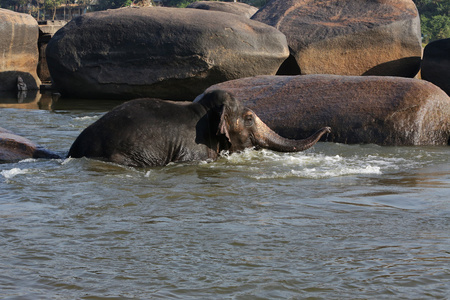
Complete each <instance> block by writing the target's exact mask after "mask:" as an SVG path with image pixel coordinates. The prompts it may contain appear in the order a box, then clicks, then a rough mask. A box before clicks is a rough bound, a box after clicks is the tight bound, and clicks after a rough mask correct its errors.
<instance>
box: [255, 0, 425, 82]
mask: <svg viewBox="0 0 450 300" xmlns="http://www.w3.org/2000/svg"><path fill="white" fill-rule="evenodd" d="M252 19H254V20H257V21H260V22H263V23H266V24H269V25H272V26H274V27H275V28H277V29H279V30H280V31H281V32H283V33H284V34H285V35H286V38H287V40H288V45H289V47H290V49H291V55H292V56H293V58H295V60H294V59H291V62H290V63H289V64H285V65H284V66H283V69H281V70H280V72H279V74H286V75H288V74H293V71H292V70H297V72H300V73H297V74H337V75H381V76H403V77H414V76H415V75H416V74H417V72H418V71H419V67H420V57H421V33H420V20H419V15H418V12H417V9H416V6H415V5H414V3H413V1H411V0H389V1H388V0H370V1H354V0H318V1H316V0H314V1H312V0H272V1H270V2H269V3H268V4H267V5H266V6H264V7H263V8H262V9H260V10H259V11H258V12H257V13H256V14H255V15H254V16H253V17H252ZM295 62H296V63H297V64H296V65H294V64H295Z"/></svg>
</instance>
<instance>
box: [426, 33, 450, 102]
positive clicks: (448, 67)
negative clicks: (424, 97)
mask: <svg viewBox="0 0 450 300" xmlns="http://www.w3.org/2000/svg"><path fill="white" fill-rule="evenodd" d="M421 76H422V79H425V80H427V81H430V82H432V83H434V84H435V85H437V86H438V87H440V88H441V89H443V90H444V92H446V93H447V94H448V95H450V38H449V39H442V40H437V41H434V42H431V43H429V44H428V45H426V46H425V49H424V51H423V60H422V69H421Z"/></svg>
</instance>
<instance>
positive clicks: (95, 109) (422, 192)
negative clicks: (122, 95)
mask: <svg viewBox="0 0 450 300" xmlns="http://www.w3.org/2000/svg"><path fill="white" fill-rule="evenodd" d="M116 104H117V102H95V103H93V102H88V101H78V102H72V101H63V100H61V101H59V102H57V103H54V104H52V103H47V104H46V107H47V108H48V107H53V109H54V110H53V111H49V110H38V109H18V108H1V109H0V126H1V127H4V128H7V129H9V130H12V131H14V132H16V133H18V134H21V135H23V136H25V137H27V138H29V139H31V140H33V141H35V142H38V143H40V144H42V145H43V146H46V147H47V148H50V149H52V150H54V151H56V152H58V153H60V154H65V153H66V152H67V151H68V149H69V147H70V145H71V143H72V142H73V140H74V139H75V137H76V136H77V135H78V134H79V132H80V131H81V130H82V129H83V128H85V127H86V126H88V125H89V124H90V123H92V122H93V121H95V120H96V119H97V118H98V117H99V116H100V115H101V114H103V113H104V112H105V111H107V110H109V109H110V108H111V106H113V105H116ZM0 106H1V105H0ZM41 108H42V107H41ZM449 195H450V147H379V146H376V145H342V144H332V143H319V144H318V145H317V146H315V147H314V148H313V149H311V150H309V151H307V152H304V153H297V154H282V153H276V152H271V151H259V152H256V151H247V152H245V153H242V154H238V155H231V156H227V157H224V158H222V159H220V160H219V161H217V162H214V163H200V164H184V165H180V164H176V165H170V166H167V167H164V168H151V169H132V168H126V167H121V166H116V165H113V164H108V163H103V162H98V161H92V160H88V159H63V160H25V161H21V162H18V163H11V164H1V165H0V224H1V227H0V238H1V250H2V251H1V252H0V294H1V295H2V296H1V298H2V299H168V298H169V299H170V298H175V299H289V298H293V299H304V298H312V299H346V298H353V299H355V298H358V299H447V298H450V267H449V266H450V200H449V198H450V197H449Z"/></svg>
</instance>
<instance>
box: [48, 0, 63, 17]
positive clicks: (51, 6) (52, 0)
mask: <svg viewBox="0 0 450 300" xmlns="http://www.w3.org/2000/svg"><path fill="white" fill-rule="evenodd" d="M61 2H62V0H44V7H45V9H47V10H50V11H52V12H53V14H52V20H55V16H56V9H57V8H58V7H59V6H60V5H61Z"/></svg>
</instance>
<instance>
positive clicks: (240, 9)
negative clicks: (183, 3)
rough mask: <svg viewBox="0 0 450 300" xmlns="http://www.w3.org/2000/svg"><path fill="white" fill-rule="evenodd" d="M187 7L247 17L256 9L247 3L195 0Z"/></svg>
mask: <svg viewBox="0 0 450 300" xmlns="http://www.w3.org/2000/svg"><path fill="white" fill-rule="evenodd" d="M187 8H196V9H204V10H215V11H223V12H227V13H231V14H236V15H240V16H244V17H247V18H251V17H252V16H253V15H254V14H255V13H256V12H257V11H258V9H257V8H256V7H254V6H251V5H248V4H247V3H241V2H222V1H197V2H194V3H191V4H189V5H188V6H187Z"/></svg>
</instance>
